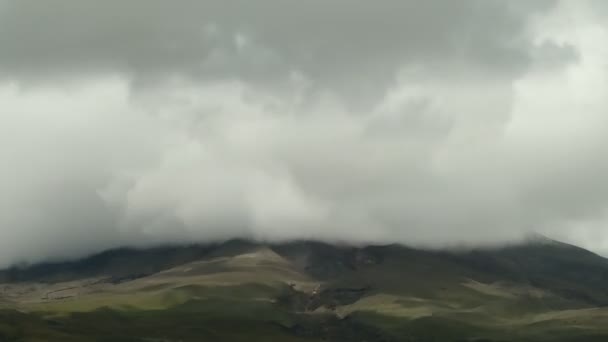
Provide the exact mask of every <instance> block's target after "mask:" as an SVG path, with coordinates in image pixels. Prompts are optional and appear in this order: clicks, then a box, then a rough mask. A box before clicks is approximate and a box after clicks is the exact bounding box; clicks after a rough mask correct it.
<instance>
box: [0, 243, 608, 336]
mask: <svg viewBox="0 0 608 342" xmlns="http://www.w3.org/2000/svg"><path fill="white" fill-rule="evenodd" d="M0 283H1V285H0V288H1V289H2V291H1V292H0V307H2V308H4V310H5V311H3V313H2V315H3V316H2V317H4V318H3V321H2V322H4V323H2V322H0V341H4V340H32V341H33V340H37V339H38V340H40V339H42V340H62V341H63V340H69V339H70V338H73V339H74V340H83V341H88V340H91V341H96V340H100V339H102V338H106V339H109V340H119V339H120V338H127V337H128V338H129V340H132V341H150V340H164V341H172V340H175V341H177V340H181V341H196V340H199V339H201V338H205V337H206V338H208V339H212V340H217V341H221V340H225V341H238V340H243V341H245V340H248V339H247V338H249V340H251V338H252V336H256V337H259V340H273V341H283V340H285V341H292V340H293V341H306V340H311V341H312V340H317V341H318V340H319V339H320V338H321V339H325V340H330V341H353V340H357V339H359V340H365V341H393V340H394V341H403V340H405V341H408V340H409V341H437V340H439V341H444V340H445V341H466V340H475V339H477V340H486V341H494V340H495V341H510V340H517V341H525V340H529V341H538V340H547V341H549V340H551V341H553V340H558V338H560V339H563V340H568V339H572V340H576V339H577V338H578V339H579V340H581V339H582V338H584V339H585V340H591V339H593V338H598V340H601V339H600V337H602V338H605V337H606V336H608V329H607V328H606V327H604V325H605V324H603V323H604V322H605V321H606V319H607V318H608V309H604V308H602V306H604V305H606V304H607V303H608V260H606V259H604V258H602V257H600V256H598V255H596V254H593V253H591V252H588V251H586V250H584V249H581V248H578V247H575V246H571V245H567V244H562V243H559V242H555V241H547V240H535V241H531V242H528V243H525V244H520V245H513V246H507V247H502V248H495V249H477V250H466V251H463V250H461V251H429V250H420V249H413V248H408V247H405V246H400V245H387V246H367V247H353V246H347V245H331V244H325V243H320V242H311V241H299V242H290V243H283V244H261V243H254V242H249V241H243V240H233V241H228V242H225V243H221V244H209V245H191V246H183V247H180V246H172V247H159V248H152V249H144V250H136V249H119V250H113V251H107V252H104V253H100V254H98V255H94V256H91V257H88V258H84V259H82V260H77V261H72V262H63V263H47V264H40V265H32V266H30V267H21V268H17V267H15V268H12V269H9V270H5V271H0ZM16 310H18V311H16ZM6 322H11V323H10V324H7V323H6ZM125 322H130V323H129V329H127V330H124V332H123V333H121V334H122V335H121V334H118V335H117V331H120V330H121V329H123V325H124V324H125ZM201 324H202V325H203V326H218V327H219V328H214V329H211V328H197V327H200V326H201ZM119 327H120V328H119ZM231 327H232V328H231ZM235 327H236V328H235ZM252 334H253V335H252ZM41 336H42V337H41ZM44 336H46V337H44Z"/></svg>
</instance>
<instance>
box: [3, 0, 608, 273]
mask: <svg viewBox="0 0 608 342" xmlns="http://www.w3.org/2000/svg"><path fill="white" fill-rule="evenodd" d="M606 94H608V5H607V4H606V3H605V2H604V1H600V0H597V1H595V0H580V1H579V0H576V1H575V0H563V1H557V0H556V1H552V0H530V1H528V0H525V1H524V0H513V1H498V0H462V1H445V0H441V1H439V0H424V1H423V0H416V1H414V0H379V1H368V0H330V1H328V0H309V1H300V0H256V1H251V0H230V1H226V0H196V1H195V0H172V1H161V0H105V1H97V0H45V1H39V0H0V189H1V191H2V195H0V266H7V265H10V264H13V263H15V262H37V261H42V260H56V259H62V258H73V257H79V256H83V255H86V254H91V253H95V252H98V251H101V250H104V249H107V248H113V247H118V246H136V247H143V246H150V245H156V244H162V243H184V242H207V241H218V240H224V239H230V238H251V239H257V240H262V241H284V240H290V239H317V240H323V241H330V242H350V243H363V244H364V243H395V242H396V243H404V244H408V245H413V246H422V247H433V248H436V247H445V246H461V245H467V246H468V245H475V246H477V245H496V244H502V243H511V242H514V241H519V240H520V239H522V238H525V237H526V236H529V235H530V234H532V233H540V234H543V235H546V236H548V237H551V238H555V239H558V240H562V241H566V242H570V243H574V244H577V245H580V246H583V247H585V248H589V249H591V250H594V251H596V252H599V253H605V252H608V230H607V229H605V226H606V224H607V223H608V182H607V181H606V180H605V175H606V174H608V158H606V156H607V155H608V97H607V96H606Z"/></svg>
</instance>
